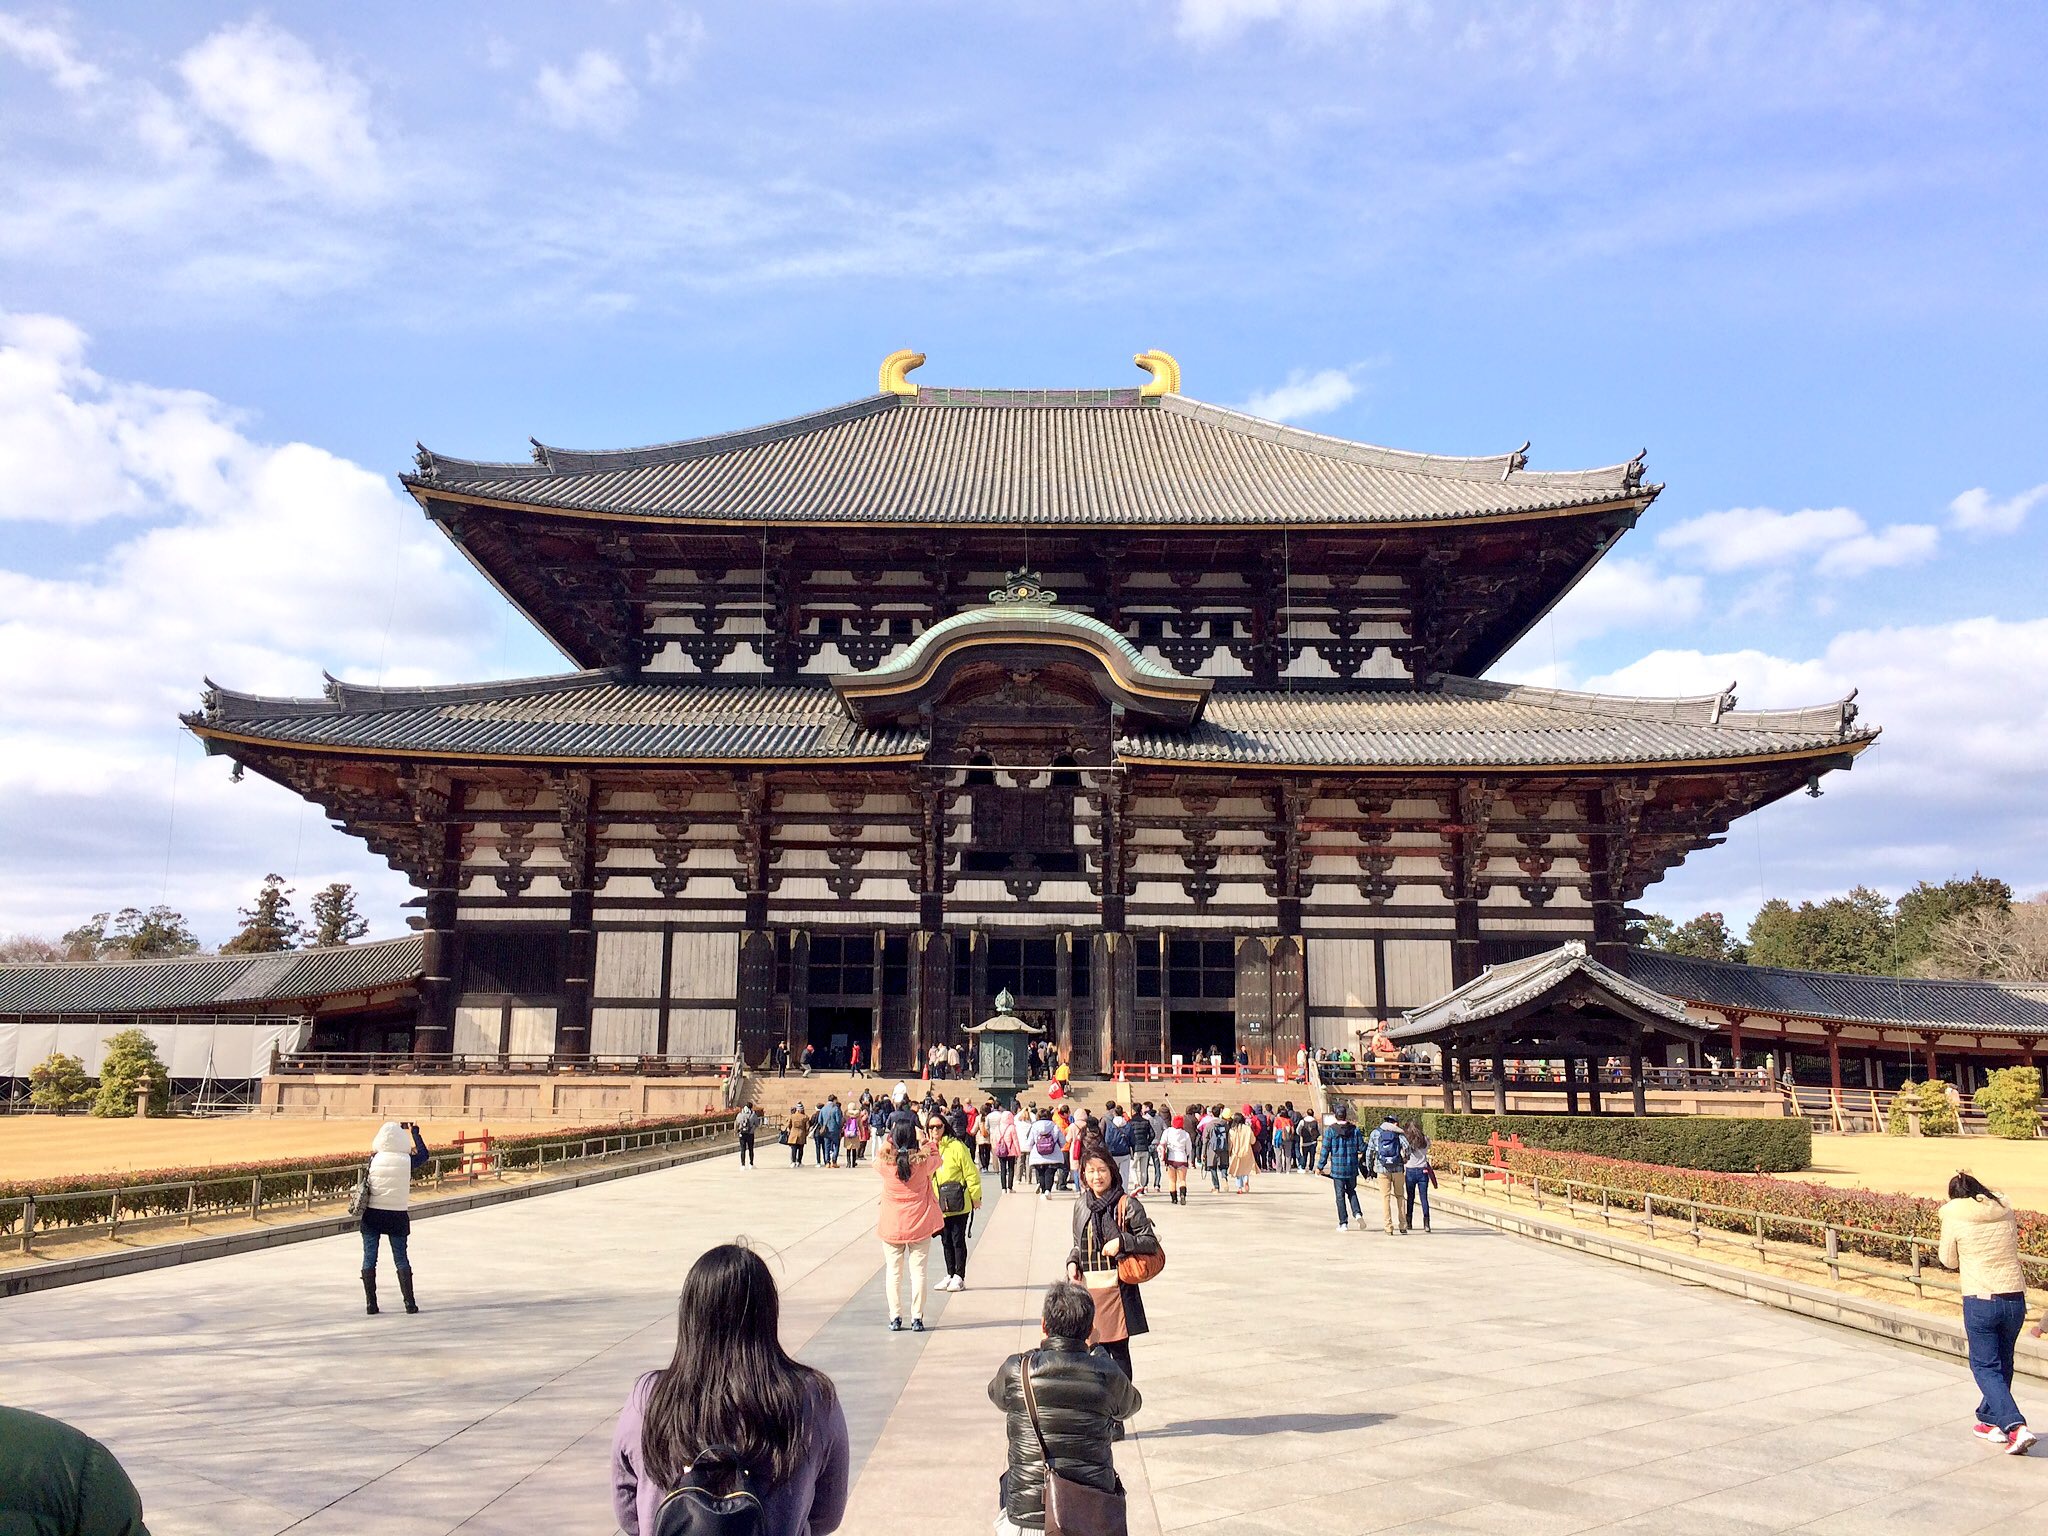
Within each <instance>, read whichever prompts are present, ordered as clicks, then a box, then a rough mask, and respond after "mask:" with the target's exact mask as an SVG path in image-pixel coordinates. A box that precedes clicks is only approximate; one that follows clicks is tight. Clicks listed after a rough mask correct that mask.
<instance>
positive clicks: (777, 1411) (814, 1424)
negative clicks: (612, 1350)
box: [612, 1243, 847, 1536]
mask: <svg viewBox="0 0 2048 1536" xmlns="http://www.w3.org/2000/svg"><path fill="white" fill-rule="evenodd" d="M781 1312H782V1301H781V1297H780V1296H779V1295H778V1294H777V1292H776V1289H775V1277H774V1276H773V1275H771V1274H769V1273H768V1266H767V1265H766V1264H764V1263H763V1262H762V1261H761V1257H760V1255H759V1254H757V1253H755V1252H754V1251H753V1250H752V1249H749V1248H742V1247H740V1246H738V1245H737V1244H734V1243H723V1244H720V1245H719V1246H718V1247H716V1248H713V1249H711V1250H710V1251H709V1252H707V1253H705V1254H704V1255H703V1257H701V1258H699V1259H698V1260H697V1262H696V1263H695V1264H693V1265H692V1266H691V1267H690V1274H689V1278H688V1279H686V1280H684V1282H683V1294H682V1299H681V1301H680V1302H679V1303H678V1304H677V1307H676V1351H675V1356H674V1358H672V1359H671V1360H670V1361H669V1363H668V1364H667V1366H665V1367H664V1368H663V1369H661V1370H658V1371H649V1372H648V1373H647V1374H646V1375H644V1376H642V1377H641V1378H640V1379H639V1380H638V1381H636V1382H635V1383H634V1384H633V1390H632V1392H631V1393H630V1394H629V1395H628V1396H627V1398H626V1406H625V1409H624V1410H623V1411H622V1412H621V1413H620V1414H619V1423H618V1428H617V1429H616V1430H614V1431H613V1433H612V1513H613V1514H614V1515H615V1516H616V1517H617V1519H618V1522H619V1529H620V1530H622V1531H624V1532H626V1533H627V1536H643V1533H651V1532H652V1531H653V1530H654V1529H655V1526H656V1523H657V1520H658V1518H659V1517H658V1513H657V1512H658V1511H659V1510H660V1508H661V1503H662V1500H663V1499H665V1498H666V1497H668V1496H669V1494H670V1493H672V1492H673V1491H674V1490H675V1489H677V1488H680V1487H682V1486H683V1484H684V1483H685V1482H697V1481H699V1480H700V1479H701V1478H702V1473H701V1470H700V1474H699V1477H698V1478H692V1477H690V1476H689V1473H690V1471H691V1467H692V1464H693V1463H698V1462H704V1461H708V1460H709V1455H708V1453H711V1452H714V1451H715V1452H717V1453H719V1456H720V1457H721V1458H724V1457H729V1458H730V1462H731V1463H732V1464H733V1465H735V1466H737V1468H738V1469H739V1471H740V1472H741V1473H743V1474H744V1476H745V1480H746V1482H747V1483H749V1484H751V1489H752V1491H753V1492H754V1493H755V1494H756V1495H757V1496H758V1497H759V1498H760V1500H761V1522H760V1526H759V1529H760V1532H761V1536H825V1533H826V1532H828V1531H836V1530H838V1529H839V1522H840V1521H841V1520H842V1519H844V1518H845V1515H846V1489H847V1437H846V1416H845V1414H844V1413H842V1412H841V1411H840V1407H839V1394H838V1393H837V1392H836V1391H835V1390H833V1386H832V1382H831V1378H829V1377H827V1376H826V1375H824V1374H823V1373H822V1372H820V1371H814V1370H812V1369H811V1368H810V1367H809V1366H807V1365H800V1364H798V1363H797V1362H796V1361H795V1360H792V1359H791V1358H790V1357H789V1356H788V1354H786V1353H785V1352H784V1350H783V1348H782V1340H781V1337H780V1335H779V1333H778V1331H777V1329H778V1326H779V1323H780V1319H781ZM707 1480H708V1479H707ZM737 1482H738V1480H737V1479H735V1484H736V1485H737ZM714 1491H725V1490H714ZM684 1497H689V1495H684Z"/></svg>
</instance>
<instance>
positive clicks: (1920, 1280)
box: [1457, 1159, 2048, 1298]
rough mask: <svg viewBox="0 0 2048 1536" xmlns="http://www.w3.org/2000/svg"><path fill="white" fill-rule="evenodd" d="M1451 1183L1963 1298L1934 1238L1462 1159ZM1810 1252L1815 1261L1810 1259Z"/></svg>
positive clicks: (2037, 1270)
mask: <svg viewBox="0 0 2048 1536" xmlns="http://www.w3.org/2000/svg"><path fill="white" fill-rule="evenodd" d="M1457 1179H1458V1188H1459V1189H1460V1190H1461V1191H1462V1190H1465V1189H1466V1187H1467V1186H1468V1185H1470V1184H1474V1183H1477V1184H1478V1185H1479V1186H1480V1188H1481V1189H1482V1190H1486V1189H1495V1190H1497V1191H1498V1192H1499V1193H1500V1194H1501V1196H1502V1197H1503V1198H1504V1199H1505V1200H1506V1202H1507V1203H1508V1204H1509V1205H1513V1204H1514V1203H1515V1191H1516V1188H1517V1186H1522V1187H1523V1188H1524V1191H1525V1192H1524V1195H1523V1198H1524V1199H1525V1200H1527V1201H1528V1202H1529V1203H1530V1204H1531V1205H1533V1206H1534V1207H1535V1208H1536V1209H1537V1210H1539V1211H1540V1210H1546V1209H1548V1208H1549V1207H1550V1206H1561V1207H1562V1209H1563V1210H1564V1213H1565V1214H1566V1215H1567V1216H1572V1217H1583V1218H1586V1219H1589V1220H1590V1219H1594V1218H1597V1219H1598V1220H1599V1221H1600V1223H1601V1225H1603V1226H1607V1227H1612V1226H1614V1225H1615V1224H1616V1223H1620V1224H1622V1225H1623V1226H1632V1227H1640V1228H1641V1229H1642V1231H1643V1234H1644V1236H1646V1237H1649V1238H1652V1239H1655V1238H1658V1237H1666V1238H1671V1237H1678V1238H1688V1239H1690V1240H1691V1242H1692V1245H1693V1247H1694V1248H1695V1249H1698V1248H1701V1247H1704V1246H1705V1245H1706V1244H1708V1243H1717V1244H1720V1245H1722V1246H1724V1247H1730V1248H1740V1249H1743V1250H1744V1251H1746V1252H1750V1253H1754V1254H1755V1255H1756V1256H1757V1257H1758V1258H1759V1259H1760V1260H1762V1261H1763V1262H1765V1263H1768V1262H1769V1261H1770V1256H1771V1244H1772V1242H1773V1241H1776V1242H1777V1243H1778V1245H1779V1247H1780V1248H1781V1249H1782V1248H1786V1247H1794V1248H1797V1249H1799V1250H1802V1251H1801V1253H1800V1257H1802V1258H1805V1259H1807V1260H1808V1261H1809V1262H1817V1263H1819V1264H1821V1265H1823V1266H1824V1267H1825V1268H1826V1269H1827V1271H1828V1274H1829V1276H1830V1278H1832V1279H1833V1280H1834V1281H1836V1282H1837V1283H1840V1281H1841V1278H1842V1276H1843V1275H1844V1274H1849V1275H1855V1276H1862V1277H1864V1278H1866V1279H1872V1280H1882V1281H1886V1282H1889V1283H1892V1284H1904V1285H1910V1286H1911V1287H1912V1288H1913V1291H1914V1293H1915V1294H1916V1295H1918V1296H1920V1297H1922V1298H1924V1297H1925V1296H1926V1295H1927V1291H1928V1288H1929V1287H1932V1288H1933V1289H1935V1290H1937V1291H1946V1292H1950V1293H1953V1294H1955V1295H1958V1296H1960V1295H1961V1293H1962V1285H1961V1282H1960V1281H1959V1280H1958V1279H1957V1278H1956V1276H1955V1275H1954V1274H1953V1273H1952V1272H1950V1271H1949V1270H1946V1269H1944V1268H1943V1267H1942V1265H1941V1258H1940V1249H1941V1243H1940V1240H1939V1239H1937V1238H1931V1237H1916V1236H1912V1235H1909V1234H1906V1233H1900V1232H1885V1231H1881V1230H1879V1229H1878V1228H1875V1227H1859V1226H1853V1225H1850V1224H1849V1223H1846V1222H1832V1221H1821V1220H1819V1219H1818V1218H1815V1217H1811V1216H1792V1215H1787V1214H1785V1213H1783V1212H1780V1211H1766V1210H1760V1209H1758V1208H1757V1207H1755V1206H1738V1205H1722V1204H1719V1203H1717V1202H1715V1201H1712V1200H1693V1199H1689V1198H1686V1197H1684V1196H1680V1195H1659V1194H1649V1193H1645V1192H1643V1191H1640V1190H1633V1189H1618V1188H1615V1187H1613V1186H1611V1185H1606V1184H1594V1183H1589V1182H1587V1181H1586V1180H1584V1179H1567V1178H1560V1177H1558V1176H1557V1175H1555V1174H1548V1173H1529V1172H1526V1171H1524V1170H1522V1169H1517V1168H1502V1167H1497V1166H1495V1165H1494V1164H1492V1163H1476V1162H1470V1161H1466V1160H1463V1159H1461V1160H1460V1161H1459V1162H1458V1165H1457ZM1546 1200H1547V1202H1548V1203H1547V1204H1546ZM1660 1219H1661V1221H1662V1223H1663V1225H1662V1227H1661V1228H1660V1227H1659V1221H1660ZM1867 1248H1878V1249H1891V1250H1893V1251H1896V1252H1900V1253H1902V1254H1903V1255H1904V1257H1902V1258H1901V1259H1899V1260H1897V1261H1894V1262H1890V1263H1864V1262H1862V1261H1861V1256H1862V1251H1863V1250H1864V1249H1867ZM1816 1249H1817V1250H1819V1251H1818V1253H1815V1252H1813V1251H1812V1250H1816ZM2020 1265H2021V1268H2022V1272H2023V1273H2024V1274H2025V1275H2026V1277H2027V1283H2028V1288H2029V1289H2030V1290H2034V1289H2048V1258H2042V1257H2040V1256H2038V1255H2035V1254H2030V1253H2023V1254H2021V1255H2020Z"/></svg>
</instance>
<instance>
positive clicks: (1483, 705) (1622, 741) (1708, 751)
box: [189, 672, 1876, 769]
mask: <svg viewBox="0 0 2048 1536" xmlns="http://www.w3.org/2000/svg"><path fill="white" fill-rule="evenodd" d="M1440 684H1441V686H1440V687H1438V688H1432V689H1428V690H1423V691H1419V692H1416V691H1410V690H1408V689H1405V688H1400V689H1386V690H1360V689H1357V688H1346V689H1334V688H1333V689H1321V688H1313V687H1304V688H1301V689H1298V690H1295V691H1280V690H1258V691H1239V690H1235V689H1224V688H1218V689H1217V690H1216V691H1215V692H1214V693H1213V694H1211V695H1210V700H1209V705H1208V711H1207V714H1206V715H1205V716H1204V718H1203V719H1202V721H1201V722H1200V723H1199V724H1197V725H1195V726H1193V727H1192V728H1190V729H1188V730H1186V731H1172V730H1147V731H1145V732H1143V733H1141V734H1139V735H1137V736H1134V737H1130V738H1127V739H1126V740H1124V741H1122V742H1119V743H1118V747H1119V751H1120V752H1121V753H1122V755H1123V756H1124V757H1126V758H1127V759H1132V760H1138V761H1161V762H1185V763H1215V764H1234V765H1243V766H1248V767H1259V766H1273V767H1280V766H1295V765H1300V766H1320V765H1327V766H1330V767H1357V768H1381V767H1386V768H1409V769H1413V768H1437V767H1440V768H1465V767H1503V768H1511V767H1520V766H1549V765H1561V766H1576V765H1585V766H1589V767H1593V766H1600V765H1603V764H1604V765H1613V764H1623V763H1639V762H1640V763H1656V762H1698V761H1718V760H1724V759H1742V758H1756V757H1775V756H1780V755H1783V754H1786V753H1797V752H1808V751H1815V750H1818V749H1823V748H1828V747H1839V748H1844V749H1848V750H1855V749H1858V748H1860V747H1861V746H1862V745H1863V744H1864V743H1866V742H1868V741H1869V740H1870V739H1871V738H1872V737H1873V736H1875V735H1876V732H1875V731H1874V730H1872V729H1870V728H1867V727H1864V728H1859V727H1857V726H1856V725H1855V723H1854V715H1855V709H1854V706H1853V705H1852V704H1850V703H1848V702H1847V701H1846V700H1845V701H1843V702H1842V703H1840V704H1832V705H1827V706H1823V707H1821V708H1817V709H1810V710H1796V711H1777V712H1768V713H1765V712H1746V711H1739V710H1733V709H1730V708H1728V707H1727V705H1728V703H1729V702H1730V701H1729V700H1728V699H1727V698H1726V696H1709V697H1705V698H1698V699H1620V698H1608V697H1603V696H1600V695H1596V694H1572V693H1563V692H1559V691H1557V690H1553V689H1540V688H1518V687H1515V686H1513V685H1510V684H1505V683H1487V682H1478V681H1474V680H1472V679H1469V678H1444V679H1441V680H1440ZM207 704H208V708H207V712H206V713H205V714H204V715H200V716H192V717H189V719H190V723H191V724H192V725H193V726H194V728H195V729H197V730H198V731H199V732H200V734H201V735H208V736H214V735H227V736H233V737H240V738H250V739H255V740H260V741H271V742H276V743H279V744H282V745H307V746H316V747H331V748H338V749H361V750H372V751H377V750H381V751H389V752H406V753H416V754H419V755H422V756H428V757H466V756H497V757H545V758H566V759H573V760H622V759H623V760H633V761H679V762H688V761H695V762H748V761H785V760H789V759H823V760H837V761H874V760H877V759H885V758H900V757H909V756H915V755H917V754H919V753H921V752H923V750H924V749H925V746H926V740H925V737H924V735H923V734H922V733H921V732H919V731H917V730H913V729H896V728H878V729H873V730H869V729H865V728H863V727H861V726H859V725H856V724H855V723H854V722H853V721H852V720H851V719H850V718H849V717H848V716H847V714H846V711H845V709H844V707H843V706H842V705H841V703H840V701H839V699H838V697H837V696H836V694H835V693H834V691H833V689H832V687H831V686H830V685H829V684H828V683H826V682H825V681H823V680H822V679H820V680H818V681H815V682H813V681H806V682H798V683H767V682H751V681H748V680H746V679H729V680H728V679H719V680H716V681H699V680H676V679H674V678H673V677H666V678H665V677H662V676H660V675H654V676H649V677H646V678H643V679H642V680H640V681H638V682H628V681H625V680H623V679H622V678H621V677H620V676H619V674H617V673H613V672H586V673H573V674H570V675H567V676H564V677H556V678H532V679H527V680H524V681H520V682H514V683H482V684H476V685H473V686H466V687H460V688H409V689H373V688H364V687H360V686H355V685H349V684H340V683H337V684H334V685H332V686H331V688H330V690H329V696H328V697H327V698H325V699H262V698H256V697H253V696H251V695H247V694H237V693H231V692H228V691H227V690H225V689H218V688H216V689H212V690H211V691H210V692H209V694H208V696H207Z"/></svg>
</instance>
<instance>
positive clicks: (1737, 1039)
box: [1728, 1013, 1749, 1067]
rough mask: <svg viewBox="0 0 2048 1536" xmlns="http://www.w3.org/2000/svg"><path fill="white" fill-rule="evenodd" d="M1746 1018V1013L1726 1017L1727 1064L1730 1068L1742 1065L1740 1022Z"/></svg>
mask: <svg viewBox="0 0 2048 1536" xmlns="http://www.w3.org/2000/svg"><path fill="white" fill-rule="evenodd" d="M1748 1017H1749V1015H1748V1014H1746V1013H1731V1014H1729V1015H1728V1064H1729V1065H1730V1066H1732V1067H1739V1066H1741V1065H1742V1021H1743V1020H1744V1019H1746V1018H1748Z"/></svg>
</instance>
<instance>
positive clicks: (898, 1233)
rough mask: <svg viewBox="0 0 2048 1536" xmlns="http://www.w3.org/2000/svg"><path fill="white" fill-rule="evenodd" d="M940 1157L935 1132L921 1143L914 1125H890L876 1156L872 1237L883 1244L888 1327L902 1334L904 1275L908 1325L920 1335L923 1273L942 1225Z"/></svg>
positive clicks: (921, 1330) (923, 1284)
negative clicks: (877, 1197)
mask: <svg viewBox="0 0 2048 1536" xmlns="http://www.w3.org/2000/svg"><path fill="white" fill-rule="evenodd" d="M940 1162H941V1158H940V1155H939V1147H938V1141H937V1136H936V1133H935V1132H934V1133H927V1134H926V1136H925V1137H924V1139H923V1140H920V1139H919V1137H918V1133H917V1131H916V1129H915V1128H914V1127H911V1126H907V1125H897V1126H893V1127H892V1128H891V1130H890V1132H889V1146H888V1149H887V1150H886V1151H884V1152H881V1153H879V1154H878V1155H877V1156H876V1158H875V1166H876V1169H877V1171H878V1172H879V1173H880V1175H881V1179H882V1204H881V1210H880V1212H879V1214H878V1215H877V1216H876V1218H875V1235H876V1236H878V1237H880V1238H881V1240H882V1246H883V1248H884V1250H885V1253H884V1260H885V1266H886V1267H885V1268H884V1269H883V1272H882V1286H883V1290H884V1292H885V1294H886V1295H887V1296H888V1300H889V1329H890V1331H891V1332H892V1333H901V1332H902V1331H903V1313H904V1310H905V1309H904V1308H903V1307H902V1306H901V1305H899V1303H900V1302H901V1301H902V1300H903V1299H904V1297H903V1291H904V1271H906V1270H908V1271H909V1275H910V1287H909V1289H910V1295H909V1298H908V1299H909V1302H910V1306H909V1309H908V1310H909V1312H910V1327H911V1331H912V1332H914V1333H923V1332H924V1295H925V1269H926V1264H927V1262H928V1260H929V1258H930V1255H931V1245H932V1239H933V1238H934V1237H937V1236H938V1235H939V1232H940V1230H941V1229H942V1228H943V1227H944V1226H945V1225H946V1218H945V1216H944V1215H943V1214H942V1213H941V1212H940V1210H939V1193H938V1185H937V1182H936V1181H937V1177H938V1172H939V1164H940Z"/></svg>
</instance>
